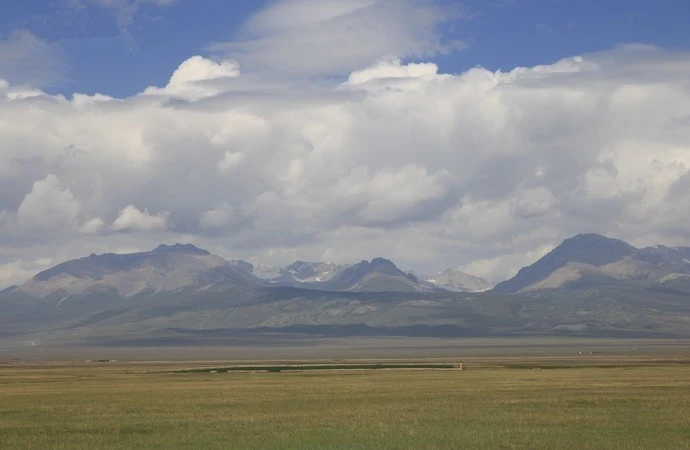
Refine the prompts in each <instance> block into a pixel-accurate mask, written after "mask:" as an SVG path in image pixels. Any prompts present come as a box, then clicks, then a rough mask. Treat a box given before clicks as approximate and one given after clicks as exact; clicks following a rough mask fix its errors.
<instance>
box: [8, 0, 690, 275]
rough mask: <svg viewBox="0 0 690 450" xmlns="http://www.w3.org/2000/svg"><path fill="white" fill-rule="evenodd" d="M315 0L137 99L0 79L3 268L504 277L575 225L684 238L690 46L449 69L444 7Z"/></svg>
mask: <svg viewBox="0 0 690 450" xmlns="http://www.w3.org/2000/svg"><path fill="white" fill-rule="evenodd" d="M309 3H310V2H308V1H306V0H305V1H296V0H295V1H283V2H278V3H275V4H273V6H270V7H269V8H268V9H265V10H263V11H262V12H260V13H258V14H257V15H256V16H254V17H253V18H252V19H250V20H249V21H248V22H247V24H246V26H245V30H244V35H243V37H242V38H238V40H236V41H234V42H232V43H217V44H214V46H213V50H214V51H215V52H216V54H217V55H220V56H217V57H214V58H207V57H203V56H192V57H191V58H190V59H188V60H186V61H184V62H182V63H181V64H180V67H179V68H178V69H177V70H176V71H175V72H174V73H173V74H171V78H170V81H169V83H167V85H166V86H152V87H149V88H146V89H142V93H141V94H139V95H135V96H132V97H129V98H112V97H110V96H108V95H106V94H107V93H104V94H98V95H94V96H88V95H83V94H74V95H73V96H71V97H69V98H66V97H63V96H59V95H58V96H54V95H48V94H46V93H44V92H42V91H40V90H38V89H36V88H33V87H31V86H28V85H24V84H17V83H9V82H8V81H5V80H0V136H2V150H1V151H0V285H9V284H13V283H16V282H20V281H23V280H25V279H26V278H28V277H29V276H31V275H33V274H34V273H35V272H36V271H38V270H39V269H40V268H43V267H45V266H47V265H49V264H50V263H51V262H52V263H55V262H59V261H62V260H66V259H70V258H74V257H78V256H82V255H83V254H85V253H91V252H96V253H101V252H106V251H115V252H131V251H137V250H145V249H148V248H150V247H151V246H152V244H156V245H157V244H158V243H160V242H194V243H195V244H197V245H199V246H201V247H203V248H207V249H208V250H210V251H212V252H213V253H217V254H219V255H221V256H224V257H227V258H229V259H239V258H241V259H247V260H251V261H258V262H261V263H265V264H269V265H284V264H286V263H289V262H291V261H294V260H297V259H301V260H313V261H319V260H323V261H333V262H336V263H352V262H356V261H360V260H362V259H371V258H373V257H376V256H385V257H388V258H391V259H393V260H395V261H396V262H397V263H399V264H400V265H401V266H402V267H405V268H409V269H413V270H418V271H420V272H425V273H430V272H433V271H438V270H441V269H443V268H445V267H456V266H459V267H462V269H463V270H465V271H467V272H469V273H472V274H475V275H479V276H482V277H485V278H488V279H490V280H493V281H496V280H500V279H504V278H507V277H508V276H510V275H512V274H514V273H515V271H516V270H517V269H519V268H520V267H522V266H523V265H525V264H527V263H530V262H532V261H534V260H535V259H537V258H538V257H540V256H542V255H543V254H544V253H545V252H546V251H548V250H549V249H551V248H553V247H554V246H555V245H556V244H557V243H558V242H560V241H561V240H562V239H563V238H564V237H566V236H570V235H573V234H577V233H580V232H586V231H595V232H599V233H604V234H607V235H610V236H615V237H619V238H622V239H625V240H627V241H629V242H630V243H632V244H634V245H639V246H644V245H647V244H652V243H654V244H656V243H664V244H667V245H676V244H685V245H687V244H688V243H689V242H690V233H689V232H688V228H687V223H688V219H690V217H689V214H690V213H689V212H688V211H690V195H688V192H690V171H689V170H688V169H689V167H690V84H688V81H687V80H688V79H690V54H688V53H683V52H674V51H669V50H664V49H660V48H654V47H649V46H642V45H627V46H621V47H617V48H614V49H612V50H609V51H605V52H600V53H593V54H585V55H581V56H573V57H569V58H565V59H563V60H560V61H556V62H553V63H551V64H546V65H542V66H535V67H518V68H515V69H513V70H511V71H509V72H491V71H488V70H486V69H483V68H481V67H476V68H473V69H471V70H468V71H466V72H463V73H457V74H452V73H439V70H438V67H437V66H436V65H435V64H434V63H432V62H426V61H428V59H429V58H427V56H429V57H430V56H431V55H433V54H435V53H438V52H441V51H443V50H444V48H445V47H447V46H448V45H454V44H449V43H444V42H443V40H442V39H441V37H440V34H439V33H438V29H439V28H438V27H439V26H440V25H439V24H440V23H442V20H443V19H442V17H441V16H439V14H440V10H439V9H437V8H436V7H432V6H429V5H428V4H426V3H423V2H415V1H412V0H410V1H403V2H402V3H398V2H386V1H378V2H377V1H373V0H362V1H358V2H338V1H333V2H324V3H323V5H325V6H323V8H321V9H319V8H307V7H308V6H309ZM393 3H395V4H396V5H399V8H400V11H398V12H396V14H397V15H395V16H392V17H388V15H389V14H391V13H392V10H391V9H390V8H392V5H393ZM320 4H321V3H320ZM303 10H304V11H306V10H309V11H310V14H302V13H301V12H300V11H303ZM422 12H424V14H422ZM420 14H421V16H420ZM387 17H388V18H387ZM408 19H409V20H408ZM413 19H414V20H413ZM371 20H376V21H377V22H376V23H379V22H378V21H380V27H379V28H376V29H373V30H372V27H371V26H370V25H371ZM391 27H392V28H391ZM395 27H399V29H398V28H395ZM393 28H395V29H393ZM325 30H332V31H330V32H329V33H333V34H332V35H329V34H324V33H326V31H325ZM364 31H367V33H373V34H372V35H369V34H367V33H364ZM378 33H380V34H381V36H383V35H387V36H392V38H391V39H390V41H385V40H382V39H383V38H382V37H381V36H379V34H378ZM396 33H397V34H396ZM309 43H314V46H315V47H314V48H313V49H312V48H311V47H309V45H310V44H309ZM317 44H319V45H317ZM321 44H323V45H321ZM374 44H375V45H374ZM318 49H324V52H325V53H324V52H320V51H317V50H318ZM312 50H313V51H312ZM409 58H414V59H415V60H418V61H420V62H409V63H408V62H407V61H409ZM342 71H348V73H349V75H346V76H345V77H343V78H342V79H341V77H329V76H323V75H329V74H331V73H334V72H342ZM0 77H1V76H0ZM421 269H424V270H421Z"/></svg>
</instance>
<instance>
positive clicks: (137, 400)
mask: <svg viewBox="0 0 690 450" xmlns="http://www.w3.org/2000/svg"><path fill="white" fill-rule="evenodd" d="M687 362H688V361H687V360H684V359H678V358H676V359H673V360H663V361H662V360H652V359H640V358H634V359H625V358H619V359H607V358H587V359H586V360H582V359H577V360H572V361H571V360H558V359H548V358H543V359H539V358H536V359H535V358H530V359H528V360H520V359H510V360H508V359H505V360H501V359H491V360H483V361H480V360H476V361H471V362H466V363H465V369H466V370H464V371H459V370H373V371H372V370H357V371H342V370H334V371H313V372H301V371H289V372H281V373H266V372H230V373H174V372H173V371H174V370H176V369H180V368H189V367H190V366H186V365H185V364H182V363H176V364H174V365H169V366H168V365H161V364H157V365H148V366H147V365H143V364H139V365H136V366H135V365H124V364H123V365H116V366H113V365H104V366H99V365H90V366H89V365H82V366H69V365H50V366H38V365H36V366H28V365H5V366H0V448H2V449H23V448H34V449H40V448H65V449H86V448H88V449H93V448H123V449H124V448H127V449H130V448H166V449H168V448H238V449H253V448H300V449H324V448H371V449H378V448H381V449H402V448H439V449H441V448H443V449H446V448H491V449H501V448H505V449H509V448H545V449H594V448H596V449H616V448H625V449H632V448H640V449H642V448H645V449H649V448H668V449H690V420H689V419H688V414H689V412H690V365H688V364H687ZM191 367H196V366H191Z"/></svg>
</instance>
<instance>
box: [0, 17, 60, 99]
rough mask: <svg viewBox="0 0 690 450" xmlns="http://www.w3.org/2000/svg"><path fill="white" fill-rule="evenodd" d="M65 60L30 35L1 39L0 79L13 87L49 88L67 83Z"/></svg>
mask: <svg viewBox="0 0 690 450" xmlns="http://www.w3.org/2000/svg"><path fill="white" fill-rule="evenodd" d="M66 69H67V66H66V64H65V59H64V56H63V55H62V54H61V53H60V52H59V51H58V50H57V49H56V48H55V47H53V46H51V45H50V44H48V43H47V42H45V41H43V40H41V39H39V38H38V37H36V36H35V35H33V34H32V33H30V32H29V31H25V30H17V31H15V32H13V33H12V34H11V35H10V36H9V37H8V38H7V39H5V40H2V39H1V38H0V79H4V80H5V81H9V82H11V83H13V84H21V85H25V86H33V87H35V88H36V87H47V86H52V85H54V84H56V83H57V82H59V81H61V80H62V79H64V76H65V71H66Z"/></svg>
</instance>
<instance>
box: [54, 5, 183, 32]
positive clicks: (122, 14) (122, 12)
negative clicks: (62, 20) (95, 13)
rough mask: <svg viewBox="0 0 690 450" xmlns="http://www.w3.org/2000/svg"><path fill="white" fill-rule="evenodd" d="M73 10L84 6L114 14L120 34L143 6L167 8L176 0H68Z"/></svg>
mask: <svg viewBox="0 0 690 450" xmlns="http://www.w3.org/2000/svg"><path fill="white" fill-rule="evenodd" d="M68 1H69V3H70V5H71V6H72V7H73V8H77V9H81V8H84V7H85V6H86V5H95V6H100V7H102V8H106V9H108V10H111V11H113V12H114V14H115V19H116V21H117V26H118V28H119V29H120V31H121V32H127V30H128V29H129V27H130V26H131V25H132V23H133V22H134V17H135V15H136V13H137V12H138V10H139V8H140V7H141V6H143V5H153V6H169V5H172V4H173V3H175V1H176V0H68Z"/></svg>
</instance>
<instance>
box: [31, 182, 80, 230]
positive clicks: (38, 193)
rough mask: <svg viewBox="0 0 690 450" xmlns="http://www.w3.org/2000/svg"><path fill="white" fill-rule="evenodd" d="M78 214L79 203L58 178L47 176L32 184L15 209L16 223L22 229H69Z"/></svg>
mask: <svg viewBox="0 0 690 450" xmlns="http://www.w3.org/2000/svg"><path fill="white" fill-rule="evenodd" d="M78 212H79V202H78V201H77V200H76V199H75V198H74V195H73V194H72V192H71V191H70V189H69V188H68V187H67V186H65V185H64V184H63V183H61V182H60V180H59V179H58V177H56V176H55V175H52V174H49V175H47V176H46V177H45V178H44V179H42V180H39V181H37V182H35V183H34V185H33V188H32V189H31V192H29V193H28V194H27V195H26V197H24V200H23V201H22V202H21V204H20V205H19V208H18V209H17V222H18V224H19V226H20V227H22V228H24V229H31V230H34V229H56V228H61V227H65V226H67V227H71V226H72V225H73V224H74V223H75V221H76V219H77V213H78Z"/></svg>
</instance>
